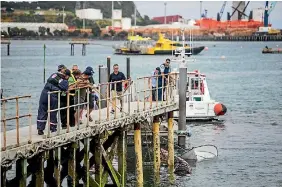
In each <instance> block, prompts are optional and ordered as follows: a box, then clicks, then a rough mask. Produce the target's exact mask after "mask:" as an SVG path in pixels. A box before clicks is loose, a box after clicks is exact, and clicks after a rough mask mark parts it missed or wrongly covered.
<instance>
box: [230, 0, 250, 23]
mask: <svg viewBox="0 0 282 187" xmlns="http://www.w3.org/2000/svg"><path fill="white" fill-rule="evenodd" d="M242 2H243V1H240V2H239V4H238V5H237V7H236V8H235V7H233V6H232V8H233V9H234V10H233V12H232V14H231V15H230V18H231V17H232V16H233V15H234V14H235V12H236V11H237V12H238V13H239V14H238V16H239V17H238V20H241V19H242V16H243V15H244V16H246V17H249V16H248V15H246V14H245V11H246V9H247V7H248V5H249V3H250V1H248V2H247V4H246V6H245V7H244V9H243V11H240V10H238V8H239V6H240V5H241V3H242Z"/></svg>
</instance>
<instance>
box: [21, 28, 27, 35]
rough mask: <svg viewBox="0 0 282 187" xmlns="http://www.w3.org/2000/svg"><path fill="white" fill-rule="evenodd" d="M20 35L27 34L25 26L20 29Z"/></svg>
mask: <svg viewBox="0 0 282 187" xmlns="http://www.w3.org/2000/svg"><path fill="white" fill-rule="evenodd" d="M20 35H21V36H28V33H27V30H26V29H25V28H21V29H20Z"/></svg>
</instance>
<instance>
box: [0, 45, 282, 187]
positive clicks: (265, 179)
mask: <svg viewBox="0 0 282 187" xmlns="http://www.w3.org/2000/svg"><path fill="white" fill-rule="evenodd" d="M44 43H45V44H46V47H47V49H46V75H47V76H49V75H50V74H51V73H53V72H55V71H56V70H57V69H56V68H57V66H58V65H59V64H65V65H66V66H68V67H71V66H72V65H73V64H77V65H79V67H80V68H81V69H84V68H85V67H86V66H92V67H94V69H95V71H96V74H95V77H94V78H95V81H96V82H97V81H98V65H103V64H104V65H106V57H107V56H111V57H112V64H115V63H117V64H119V65H120V67H121V71H124V72H125V65H126V56H116V55H112V52H113V50H112V48H111V46H112V45H113V44H114V43H112V42H103V41H97V42H95V41H94V42H92V43H93V44H101V45H88V46H87V52H86V56H82V55H81V46H76V47H75V56H70V45H69V44H68V42H67V41H12V44H11V56H6V46H4V45H2V46H1V83H2V85H1V88H3V89H4V97H8V96H15V95H27V94H31V95H32V99H31V104H32V105H31V106H32V114H33V122H34V123H35V122H36V114H37V108H38V99H39V96H40V93H41V90H42V88H43V85H44V84H43V44H44ZM196 44H197V45H200V44H203V45H205V46H207V47H208V50H207V51H203V52H202V53H201V54H200V55H197V56H194V57H193V58H195V59H196V61H195V62H191V63H189V64H188V69H189V71H193V70H195V69H198V70H199V71H200V72H203V73H205V74H206V75H207V80H208V86H209V90H210V93H211V96H212V98H213V99H215V100H217V101H220V102H222V103H224V104H225V105H226V106H227V108H228V112H227V114H226V116H224V117H222V118H221V119H222V120H224V122H222V123H217V124H214V123H213V124H211V123H201V124H196V123H187V127H189V128H191V131H192V137H191V138H190V142H191V144H192V146H198V145H203V144H213V145H216V146H217V147H218V151H219V157H218V158H216V159H213V160H210V161H204V162H200V163H197V164H196V166H195V167H193V173H192V175H191V176H187V177H177V178H176V184H175V186H183V187H184V186H271V187H274V186H282V145H281V142H282V83H281V82H282V55H281V54H262V53H261V50H262V48H263V47H264V46H265V45H268V47H276V46H277V45H279V47H280V48H282V43H281V42H267V43H263V42H197V43H196ZM167 57H169V56H131V76H132V78H133V79H134V78H136V77H138V76H146V75H148V74H150V73H151V72H152V71H153V69H154V68H156V67H157V66H159V65H160V64H161V63H162V62H163V61H164V60H165V58H167ZM172 66H173V67H177V64H174V63H173V64H172ZM27 111H28V107H27V105H25V103H21V111H20V112H27ZM21 125H26V124H25V123H21ZM8 128H10V129H13V128H15V127H14V126H11V125H10V126H9V127H8ZM145 169H146V168H145ZM146 170H147V169H146ZM162 170H163V168H162ZM144 173H145V175H144V177H145V179H144V180H145V182H146V184H145V185H144V186H150V184H152V182H151V179H152V178H153V173H152V172H150V169H148V171H146V172H144ZM150 173H151V174H152V175H151V174H150ZM162 173H163V175H162V177H161V178H162V185H163V186H168V182H167V176H166V175H167V172H162ZM134 175H135V173H134V172H131V173H129V178H133V176H134ZM129 184H130V182H129Z"/></svg>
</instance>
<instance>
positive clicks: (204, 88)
mask: <svg viewBox="0 0 282 187" xmlns="http://www.w3.org/2000/svg"><path fill="white" fill-rule="evenodd" d="M177 90H178V89H177ZM175 99H176V100H177V101H178V99H179V96H178V94H177V93H176V98H175ZM226 111H227V109H226V107H225V106H224V105H223V104H221V103H219V102H217V101H215V100H212V99H211V97H210V92H209V89H208V85H207V80H206V75H204V74H201V73H199V72H198V70H195V71H194V72H188V73H187V91H186V120H188V121H193V120H196V121H200V120H213V119H217V118H218V116H221V115H224V114H225V113H226ZM178 115H179V112H178V111H176V112H174V118H175V119H178Z"/></svg>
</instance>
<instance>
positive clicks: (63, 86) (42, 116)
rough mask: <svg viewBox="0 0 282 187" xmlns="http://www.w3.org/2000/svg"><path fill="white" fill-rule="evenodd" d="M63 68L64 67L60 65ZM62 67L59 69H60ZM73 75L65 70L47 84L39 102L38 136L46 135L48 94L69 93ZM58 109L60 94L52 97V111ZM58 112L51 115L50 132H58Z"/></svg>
mask: <svg viewBox="0 0 282 187" xmlns="http://www.w3.org/2000/svg"><path fill="white" fill-rule="evenodd" d="M60 66H63V65H60ZM60 66H59V67H58V68H60ZM70 75H71V72H70V70H68V69H65V70H64V72H63V73H62V72H57V73H53V74H52V75H51V76H50V77H49V78H48V79H47V83H46V84H45V86H44V88H43V90H42V92H41V95H40V100H39V108H38V115H37V130H38V135H43V134H44V132H43V131H44V129H45V126H46V122H47V117H48V112H47V110H48V92H52V91H67V90H68V79H69V77H70ZM57 108H58V93H54V94H51V95H50V110H53V109H57ZM57 112H58V111H54V112H51V113H50V130H51V132H55V131H56V130H57Z"/></svg>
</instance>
